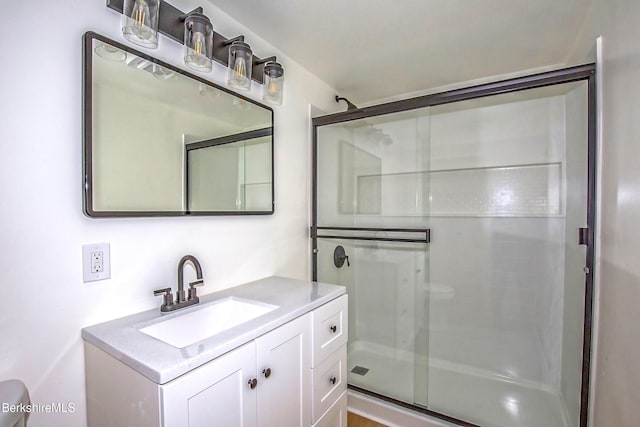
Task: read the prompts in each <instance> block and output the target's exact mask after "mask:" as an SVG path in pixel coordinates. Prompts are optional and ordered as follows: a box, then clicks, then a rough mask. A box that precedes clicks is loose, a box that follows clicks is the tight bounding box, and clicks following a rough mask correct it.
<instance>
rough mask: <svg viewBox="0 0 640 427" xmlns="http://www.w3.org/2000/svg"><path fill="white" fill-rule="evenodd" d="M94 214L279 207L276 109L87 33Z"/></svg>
mask: <svg viewBox="0 0 640 427" xmlns="http://www.w3.org/2000/svg"><path fill="white" fill-rule="evenodd" d="M84 55H85V56H84V66H85V70H84V72H85V81H84V114H85V116H84V126H85V128H84V179H85V182H84V211H85V214H86V215H88V216H90V217H114V216H178V215H238V214H243V215H247V214H272V213H273V110H272V109H270V108H268V107H266V106H264V105H262V104H259V103H257V102H255V101H253V100H251V99H249V98H246V97H243V96H241V95H238V94H235V93H233V92H231V91H229V90H228V89H226V88H223V87H220V86H217V85H215V84H213V83H211V82H208V81H206V80H203V79H201V78H200V77H197V76H195V75H192V74H190V73H188V72H185V71H183V70H180V69H178V68H176V67H173V66H171V65H169V64H166V63H164V62H162V61H159V60H157V59H155V58H152V57H150V56H148V55H146V54H143V53H141V52H138V51H136V50H134V49H132V48H130V47H128V46H125V45H122V44H120V43H117V42H115V41H113V40H110V39H108V38H105V37H103V36H101V35H98V34H95V33H92V32H89V33H86V34H85V36H84Z"/></svg>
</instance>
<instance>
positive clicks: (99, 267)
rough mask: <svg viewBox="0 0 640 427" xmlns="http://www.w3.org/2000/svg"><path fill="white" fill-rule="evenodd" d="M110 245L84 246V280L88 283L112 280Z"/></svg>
mask: <svg viewBox="0 0 640 427" xmlns="http://www.w3.org/2000/svg"><path fill="white" fill-rule="evenodd" d="M110 258H111V257H110V255H109V243H95V244H91V245H82V279H83V281H84V282H85V283H86V282H94V281H96V280H105V279H109V278H111V262H110Z"/></svg>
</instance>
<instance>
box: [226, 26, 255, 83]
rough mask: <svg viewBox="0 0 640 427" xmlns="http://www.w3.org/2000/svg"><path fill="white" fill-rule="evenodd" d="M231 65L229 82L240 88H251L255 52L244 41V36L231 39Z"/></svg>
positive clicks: (229, 42)
mask: <svg viewBox="0 0 640 427" xmlns="http://www.w3.org/2000/svg"><path fill="white" fill-rule="evenodd" d="M225 44H230V46H229V59H228V62H227V64H228V65H227V66H228V67H229V71H228V78H227V83H229V85H230V86H232V87H234V88H236V89H240V90H251V71H252V69H253V52H252V51H251V47H250V46H249V45H248V44H247V43H245V42H244V36H239V37H237V38H236V39H234V40H229V41H228V42H226V43H225Z"/></svg>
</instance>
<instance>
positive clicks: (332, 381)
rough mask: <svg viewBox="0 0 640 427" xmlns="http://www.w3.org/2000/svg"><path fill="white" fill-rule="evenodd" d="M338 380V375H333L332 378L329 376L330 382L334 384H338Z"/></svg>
mask: <svg viewBox="0 0 640 427" xmlns="http://www.w3.org/2000/svg"><path fill="white" fill-rule="evenodd" d="M336 381H337V378H336V377H331V378H329V382H330V383H331V384H333V385H335V384H336Z"/></svg>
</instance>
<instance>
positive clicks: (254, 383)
mask: <svg viewBox="0 0 640 427" xmlns="http://www.w3.org/2000/svg"><path fill="white" fill-rule="evenodd" d="M257 385H258V380H257V379H255V378H253V379H250V380H249V388H251V390H253V389H254V388H256V386H257Z"/></svg>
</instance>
